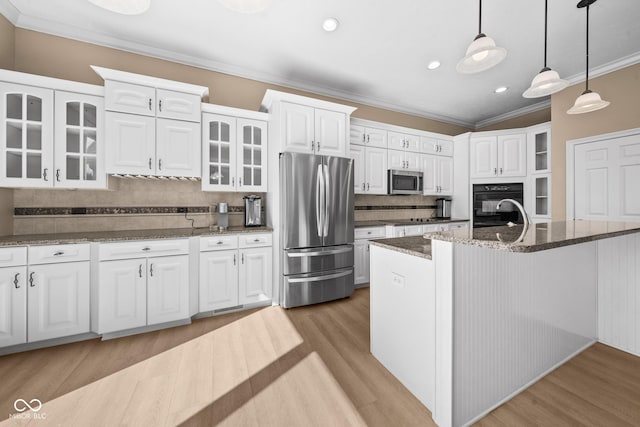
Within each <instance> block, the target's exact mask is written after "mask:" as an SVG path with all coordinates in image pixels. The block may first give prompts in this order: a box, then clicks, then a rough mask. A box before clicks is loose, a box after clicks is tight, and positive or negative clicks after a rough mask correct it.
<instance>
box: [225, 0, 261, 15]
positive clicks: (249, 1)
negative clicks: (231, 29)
mask: <svg viewBox="0 0 640 427" xmlns="http://www.w3.org/2000/svg"><path fill="white" fill-rule="evenodd" d="M218 1H219V2H220V3H222V4H223V5H224V7H226V8H227V9H230V10H233V11H234V12H239V13H258V12H262V11H263V10H265V9H266V8H267V7H269V6H271V0H218Z"/></svg>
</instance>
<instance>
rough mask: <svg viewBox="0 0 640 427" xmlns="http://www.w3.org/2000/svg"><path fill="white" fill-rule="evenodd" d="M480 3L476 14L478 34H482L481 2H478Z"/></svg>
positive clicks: (479, 0) (480, 0)
mask: <svg viewBox="0 0 640 427" xmlns="http://www.w3.org/2000/svg"><path fill="white" fill-rule="evenodd" d="M478 3H480V12H479V13H478V34H482V0H478Z"/></svg>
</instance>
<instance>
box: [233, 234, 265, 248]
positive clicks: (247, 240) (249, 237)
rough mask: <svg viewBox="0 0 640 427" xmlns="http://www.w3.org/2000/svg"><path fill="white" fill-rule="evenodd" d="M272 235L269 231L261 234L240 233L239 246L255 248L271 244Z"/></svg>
mask: <svg viewBox="0 0 640 427" xmlns="http://www.w3.org/2000/svg"><path fill="white" fill-rule="evenodd" d="M272 239H273V237H272V235H271V233H262V234H241V235H240V236H239V240H240V247H241V248H256V247H260V246H271V245H272V241H273V240H272Z"/></svg>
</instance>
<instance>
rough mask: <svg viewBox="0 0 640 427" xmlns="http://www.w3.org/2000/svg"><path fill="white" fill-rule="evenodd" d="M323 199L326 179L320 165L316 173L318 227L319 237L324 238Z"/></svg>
mask: <svg viewBox="0 0 640 427" xmlns="http://www.w3.org/2000/svg"><path fill="white" fill-rule="evenodd" d="M322 199H324V179H323V174H322V165H318V170H317V171H316V227H317V231H318V236H319V237H322V231H323V228H322V224H323V221H322V214H323V209H322Z"/></svg>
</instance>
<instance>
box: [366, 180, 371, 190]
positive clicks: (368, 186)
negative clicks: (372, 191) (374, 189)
mask: <svg viewBox="0 0 640 427" xmlns="http://www.w3.org/2000/svg"><path fill="white" fill-rule="evenodd" d="M370 187H371V186H370V185H369V183H368V182H367V191H369V188H370Z"/></svg>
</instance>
